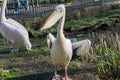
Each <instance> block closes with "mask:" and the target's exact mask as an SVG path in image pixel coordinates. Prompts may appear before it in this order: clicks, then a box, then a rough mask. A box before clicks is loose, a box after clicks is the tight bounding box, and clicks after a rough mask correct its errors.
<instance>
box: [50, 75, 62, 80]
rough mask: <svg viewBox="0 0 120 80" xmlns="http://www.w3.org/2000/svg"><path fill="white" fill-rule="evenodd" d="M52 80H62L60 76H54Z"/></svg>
mask: <svg viewBox="0 0 120 80" xmlns="http://www.w3.org/2000/svg"><path fill="white" fill-rule="evenodd" d="M52 80H62V77H61V76H60V75H55V76H53V78H52Z"/></svg>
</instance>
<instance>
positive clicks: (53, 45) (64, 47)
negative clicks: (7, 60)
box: [40, 4, 91, 80]
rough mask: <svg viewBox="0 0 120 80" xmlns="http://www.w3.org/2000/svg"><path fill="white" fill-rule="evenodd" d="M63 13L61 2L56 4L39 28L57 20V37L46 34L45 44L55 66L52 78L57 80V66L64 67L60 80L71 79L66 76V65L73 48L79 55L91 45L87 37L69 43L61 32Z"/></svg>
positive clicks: (44, 27)
mask: <svg viewBox="0 0 120 80" xmlns="http://www.w3.org/2000/svg"><path fill="white" fill-rule="evenodd" d="M65 13H66V10H65V6H64V5H63V4H61V5H58V6H56V8H55V11H54V12H53V13H52V14H51V15H50V16H49V18H48V19H47V20H46V22H45V24H44V25H43V26H42V27H41V29H40V30H41V31H42V30H45V29H47V28H50V27H51V26H53V25H54V24H55V23H56V22H57V21H58V20H59V25H58V28H57V37H56V38H55V37H54V36H53V35H52V34H51V33H49V34H48V35H47V44H48V48H49V50H50V55H51V60H52V63H53V65H54V68H55V76H54V77H53V80H59V76H58V75H57V71H56V68H57V66H62V67H63V68H64V69H65V78H63V79H62V80H72V79H70V78H69V77H68V74H67V67H68V65H69V63H70V60H71V58H72V56H73V50H75V49H77V53H75V54H76V55H77V56H80V55H83V54H84V53H86V52H88V51H89V49H90V46H91V41H90V40H88V39H86V40H82V41H78V42H75V43H71V41H70V40H69V39H67V38H65V36H64V34H63V27H64V22H65ZM60 80H61V79H60Z"/></svg>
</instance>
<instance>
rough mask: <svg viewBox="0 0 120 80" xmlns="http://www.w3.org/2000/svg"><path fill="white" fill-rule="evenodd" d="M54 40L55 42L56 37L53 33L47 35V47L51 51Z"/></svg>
mask: <svg viewBox="0 0 120 80" xmlns="http://www.w3.org/2000/svg"><path fill="white" fill-rule="evenodd" d="M54 40H55V37H54V36H53V35H52V34H51V33H49V34H48V35H47V45H48V48H49V50H50V49H51V47H52V44H53V41H54Z"/></svg>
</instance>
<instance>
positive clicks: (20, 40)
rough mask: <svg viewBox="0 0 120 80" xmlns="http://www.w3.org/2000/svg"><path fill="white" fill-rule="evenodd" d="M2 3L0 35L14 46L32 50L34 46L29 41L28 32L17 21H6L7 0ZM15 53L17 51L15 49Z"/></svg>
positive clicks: (2, 0)
mask: <svg viewBox="0 0 120 80" xmlns="http://www.w3.org/2000/svg"><path fill="white" fill-rule="evenodd" d="M0 2H2V6H1V11H0V33H1V34H2V35H3V37H5V38H6V39H7V40H9V41H10V42H11V43H12V44H13V45H19V46H25V48H26V49H27V50H30V49H31V47H32V45H31V43H30V41H29V35H28V32H27V30H26V29H25V28H24V26H22V25H21V24H20V23H18V22H16V21H15V20H13V19H11V18H9V19H6V17H5V8H6V4H7V0H1V1H0ZM17 50H18V49H17ZM14 51H16V50H15V49H14Z"/></svg>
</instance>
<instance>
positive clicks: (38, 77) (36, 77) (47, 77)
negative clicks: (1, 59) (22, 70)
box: [5, 72, 53, 80]
mask: <svg viewBox="0 0 120 80" xmlns="http://www.w3.org/2000/svg"><path fill="white" fill-rule="evenodd" d="M52 75H53V72H48V73H40V74H31V75H26V76H22V77H14V78H8V79H5V80H51V78H52Z"/></svg>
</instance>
